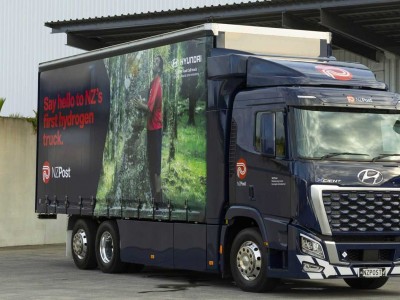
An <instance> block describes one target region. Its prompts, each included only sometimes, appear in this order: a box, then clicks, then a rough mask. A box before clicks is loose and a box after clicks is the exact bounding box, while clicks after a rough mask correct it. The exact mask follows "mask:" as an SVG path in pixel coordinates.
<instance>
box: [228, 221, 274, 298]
mask: <svg viewBox="0 0 400 300" xmlns="http://www.w3.org/2000/svg"><path fill="white" fill-rule="evenodd" d="M267 259H268V258H267V251H266V249H265V248H264V246H263V241H262V238H261V235H260V233H259V231H258V230H257V229H255V228H247V229H244V230H242V231H241V232H239V234H238V235H237V236H236V238H235V240H234V241H233V244H232V248H231V253H230V265H231V272H232V276H233V279H234V280H235V282H236V284H237V286H238V287H239V288H241V289H242V290H244V291H246V292H255V293H260V292H265V291H270V290H272V289H274V288H275V287H276V285H277V284H278V279H275V278H268V277H267Z"/></svg>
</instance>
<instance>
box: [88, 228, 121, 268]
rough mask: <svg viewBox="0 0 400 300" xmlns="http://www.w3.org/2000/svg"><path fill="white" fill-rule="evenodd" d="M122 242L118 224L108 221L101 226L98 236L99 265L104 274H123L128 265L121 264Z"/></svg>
mask: <svg viewBox="0 0 400 300" xmlns="http://www.w3.org/2000/svg"><path fill="white" fill-rule="evenodd" d="M119 245H120V240H119V233H118V227H117V224H116V223H115V222H113V221H106V222H103V223H101V224H100V226H99V229H98V230H97V235H96V257H97V264H98V266H99V268H100V270H102V271H103V272H104V273H121V272H124V271H125V270H126V268H127V264H125V263H123V262H121V257H120V254H121V251H120V248H119Z"/></svg>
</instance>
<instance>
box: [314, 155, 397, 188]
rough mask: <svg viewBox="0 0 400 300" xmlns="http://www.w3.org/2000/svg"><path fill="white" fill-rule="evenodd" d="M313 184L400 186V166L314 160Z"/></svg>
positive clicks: (391, 163)
mask: <svg viewBox="0 0 400 300" xmlns="http://www.w3.org/2000/svg"><path fill="white" fill-rule="evenodd" d="M313 165H314V168H313V169H314V178H310V180H311V181H312V182H310V183H311V184H313V183H314V184H334V185H338V186H362V187H367V186H370V187H400V166H399V164H397V163H393V162H386V163H383V162H379V163H378V162H358V163H355V162H349V161H345V162H344V161H343V162H337V161H323V162H322V161H321V162H313Z"/></svg>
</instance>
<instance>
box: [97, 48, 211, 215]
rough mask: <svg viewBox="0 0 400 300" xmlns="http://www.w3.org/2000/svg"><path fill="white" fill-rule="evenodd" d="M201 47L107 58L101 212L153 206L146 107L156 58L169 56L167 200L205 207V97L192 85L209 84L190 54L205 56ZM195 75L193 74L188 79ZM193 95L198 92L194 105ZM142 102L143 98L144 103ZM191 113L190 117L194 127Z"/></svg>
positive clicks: (165, 84)
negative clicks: (107, 110) (107, 106)
mask: <svg viewBox="0 0 400 300" xmlns="http://www.w3.org/2000/svg"><path fill="white" fill-rule="evenodd" d="M203 49H205V44H204V42H201V43H200V45H195V46H190V47H189V46H188V45H186V42H184V43H177V44H172V45H167V46H162V47H158V48H154V49H149V50H143V51H138V52H133V53H129V54H126V55H121V56H116V57H112V58H108V59H105V60H104V63H105V65H106V69H107V73H108V77H109V81H110V119H109V120H110V121H109V125H108V132H107V137H106V141H105V146H104V152H103V166H102V173H101V176H100V180H99V185H98V189H97V195H96V198H97V207H96V212H97V214H99V215H101V214H105V213H106V211H107V210H108V212H107V213H110V209H111V210H112V209H115V211H116V213H117V214H120V213H121V210H124V209H125V210H129V209H133V210H136V209H137V207H138V205H139V203H140V205H141V208H143V209H150V208H151V207H152V203H153V197H154V195H152V192H151V188H150V180H151V178H150V174H149V161H148V160H149V157H148V153H147V143H148V140H147V139H148V136H147V130H148V128H147V127H148V126H147V122H148V118H149V113H148V112H146V105H147V103H148V99H149V95H150V93H151V91H150V85H151V82H152V80H153V78H154V77H153V76H154V74H153V67H154V62H155V60H156V57H157V56H160V57H161V58H162V60H163V62H164V66H163V72H162V75H161V76H160V78H161V84H162V87H161V88H162V123H163V124H162V152H161V153H162V159H161V179H160V180H161V190H162V200H163V201H164V202H166V203H171V205H172V206H173V207H174V208H176V209H180V208H181V209H183V208H184V207H185V204H187V205H189V206H190V207H192V208H197V209H200V210H204V207H205V197H206V192H205V191H206V188H205V182H206V162H205V151H206V140H205V137H206V136H205V102H204V99H203V98H202V97H201V96H200V94H201V93H200V92H198V93H189V92H188V91H186V89H192V86H194V87H195V88H194V89H195V90H196V89H202V90H204V89H205V87H204V86H205V73H204V67H203V66H202V67H201V68H197V71H196V72H192V71H191V69H190V68H191V67H192V66H191V65H189V64H188V63H187V60H185V59H186V58H187V57H188V56H194V54H191V52H193V51H197V52H200V53H202V54H203V52H204V50H203ZM201 51H202V52H201ZM204 56H205V55H204V54H203V57H204ZM203 64H205V62H203ZM189 73H190V74H193V76H191V77H190V80H187V81H185V80H186V78H185V76H186V75H188V74H189ZM188 78H189V76H188ZM187 82H188V83H187ZM203 93H204V91H203ZM188 95H190V97H192V98H194V100H192V104H189V102H190V97H189V96H188ZM188 97H189V98H188ZM138 102H140V103H142V105H139V107H138V104H137V103H138ZM135 103H136V104H135ZM191 106H193V107H191ZM189 116H190V117H189ZM188 118H191V119H192V121H191V122H190V125H188Z"/></svg>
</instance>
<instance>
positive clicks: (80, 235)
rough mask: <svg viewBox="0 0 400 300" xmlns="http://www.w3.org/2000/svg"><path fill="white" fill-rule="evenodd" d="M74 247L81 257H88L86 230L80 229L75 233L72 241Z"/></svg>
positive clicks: (77, 254) (76, 253)
mask: <svg viewBox="0 0 400 300" xmlns="http://www.w3.org/2000/svg"><path fill="white" fill-rule="evenodd" d="M72 249H73V251H74V253H75V255H76V256H77V257H78V258H79V259H84V258H85V257H86V254H87V250H88V246H87V237H86V232H85V230H83V229H79V230H78V231H77V232H76V233H75V235H74V238H73V241H72Z"/></svg>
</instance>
